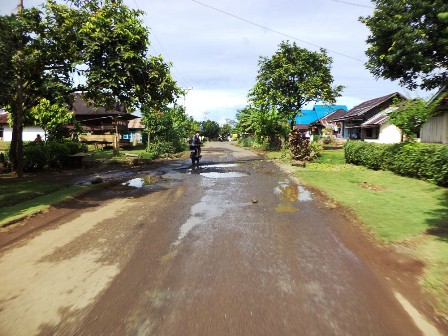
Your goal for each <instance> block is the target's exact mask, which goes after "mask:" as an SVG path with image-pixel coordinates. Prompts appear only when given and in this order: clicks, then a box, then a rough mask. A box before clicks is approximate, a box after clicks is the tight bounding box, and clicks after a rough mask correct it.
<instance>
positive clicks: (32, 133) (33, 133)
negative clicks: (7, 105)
mask: <svg viewBox="0 0 448 336" xmlns="http://www.w3.org/2000/svg"><path fill="white" fill-rule="evenodd" d="M38 134H40V136H41V137H42V138H43V137H44V135H45V132H44V130H43V129H42V128H40V127H38V126H32V127H24V128H23V132H22V139H23V141H34V139H36V137H37V135H38ZM11 140H12V128H11V127H10V126H9V123H8V112H6V111H4V110H1V109H0V141H11Z"/></svg>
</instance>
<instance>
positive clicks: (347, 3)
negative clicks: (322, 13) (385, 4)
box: [331, 0, 375, 9]
mask: <svg viewBox="0 0 448 336" xmlns="http://www.w3.org/2000/svg"><path fill="white" fill-rule="evenodd" d="M331 1H334V2H340V3H343V4H346V5H352V6H358V7H364V8H370V9H375V7H372V6H367V5H361V4H357V3H354V2H348V1H342V0H331Z"/></svg>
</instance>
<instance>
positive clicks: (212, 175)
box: [199, 172, 248, 179]
mask: <svg viewBox="0 0 448 336" xmlns="http://www.w3.org/2000/svg"><path fill="white" fill-rule="evenodd" d="M199 175H201V176H204V177H208V178H215V179H218V178H233V177H243V176H248V174H247V173H241V172H205V173H199Z"/></svg>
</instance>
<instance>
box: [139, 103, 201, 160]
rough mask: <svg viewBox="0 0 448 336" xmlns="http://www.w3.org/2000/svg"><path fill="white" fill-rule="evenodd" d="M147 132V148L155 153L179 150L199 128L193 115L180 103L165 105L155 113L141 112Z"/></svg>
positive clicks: (182, 148) (183, 147)
mask: <svg viewBox="0 0 448 336" xmlns="http://www.w3.org/2000/svg"><path fill="white" fill-rule="evenodd" d="M143 115H144V116H143V124H144V125H145V133H147V135H148V136H147V139H148V142H147V150H148V151H153V152H156V154H157V155H160V154H166V153H173V152H179V151H182V150H184V149H185V147H186V145H187V141H186V140H187V139H188V138H189V137H190V135H191V134H193V133H194V131H195V130H197V129H198V128H199V125H198V123H197V122H195V121H194V120H193V117H191V116H188V115H187V114H186V112H185V108H184V107H183V106H180V105H174V106H173V107H165V108H163V109H161V110H159V111H157V112H156V113H148V112H147V111H145V113H144V114H143Z"/></svg>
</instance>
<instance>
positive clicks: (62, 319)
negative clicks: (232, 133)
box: [0, 143, 431, 336]
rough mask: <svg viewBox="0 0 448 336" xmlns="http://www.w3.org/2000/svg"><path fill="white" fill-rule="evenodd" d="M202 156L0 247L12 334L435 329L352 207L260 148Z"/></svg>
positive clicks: (98, 196)
mask: <svg viewBox="0 0 448 336" xmlns="http://www.w3.org/2000/svg"><path fill="white" fill-rule="evenodd" d="M203 156H204V158H203V161H202V162H201V166H199V167H196V168H192V167H191V166H190V164H189V163H188V162H186V161H184V162H172V163H170V164H167V165H166V166H163V167H158V168H156V169H152V170H150V171H141V172H140V173H139V174H138V175H133V176H129V180H128V181H125V182H123V183H121V184H115V185H109V186H108V187H107V188H104V189H102V190H101V191H98V192H96V193H94V194H89V195H87V196H85V197H84V198H80V199H77V200H74V201H73V202H69V203H65V204H64V205H62V206H60V207H59V208H58V209H54V210H52V211H51V212H49V213H47V214H43V215H39V216H36V217H35V218H33V219H31V220H30V222H29V223H28V224H29V225H32V223H33V221H37V222H39V221H40V222H41V223H42V222H45V223H46V226H45V227H44V228H41V229H40V230H36V231H34V232H32V233H30V234H29V235H27V236H26V237H23V238H21V239H17V240H16V241H15V242H11V244H8V245H7V246H4V247H3V248H2V249H1V250H0V274H1V277H0V335H14V336H21V335H24V336H25V335H26V336H29V335H394V336H396V335H406V336H409V335H422V334H423V333H422V331H421V328H418V327H417V326H416V323H415V322H414V320H413V319H412V318H411V317H410V315H408V313H407V312H406V311H405V309H404V308H403V306H402V305H401V304H400V303H399V302H398V300H397V299H396V295H395V294H394V293H393V291H392V290H391V289H390V288H389V286H388V285H387V282H386V281H385V280H384V279H382V278H381V277H379V276H378V275H377V274H376V273H375V272H373V271H372V270H371V269H369V267H368V266H367V265H366V264H365V263H364V262H363V260H362V259H361V258H360V257H358V256H357V255H356V254H355V253H354V252H352V251H351V250H350V249H349V248H348V247H347V246H346V245H345V244H344V243H343V242H342V240H341V239H340V237H339V236H338V234H337V233H336V231H335V230H334V227H335V226H337V225H338V223H340V222H342V221H344V220H345V219H344V218H343V217H342V216H340V215H338V214H337V213H336V212H334V211H331V210H329V209H327V208H326V207H325V206H322V204H320V203H319V202H318V201H317V200H316V199H315V196H314V195H313V194H312V193H311V192H309V191H308V190H306V189H305V188H303V187H302V186H300V185H298V184H297V183H296V182H295V181H293V180H292V179H291V178H289V177H288V176H287V175H285V174H284V173H282V172H281V171H280V170H279V169H278V168H277V167H276V166H275V165H274V164H273V163H271V162H269V161H265V160H261V158H260V157H258V156H257V155H255V154H253V153H251V152H249V151H245V150H243V149H240V148H238V147H234V146H231V145H230V144H228V143H213V144H209V145H208V146H207V147H205V148H204V150H203ZM427 334H431V329H430V331H429V332H427Z"/></svg>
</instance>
